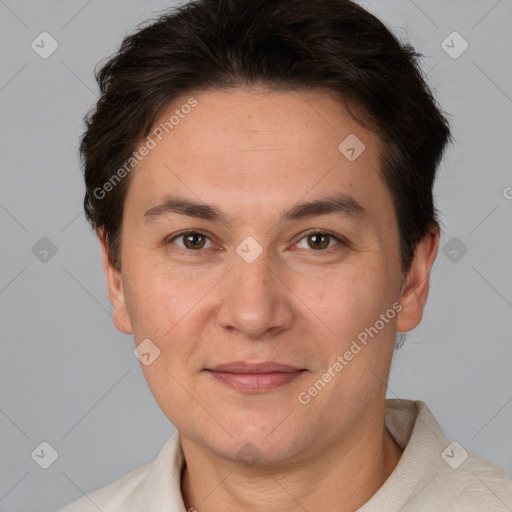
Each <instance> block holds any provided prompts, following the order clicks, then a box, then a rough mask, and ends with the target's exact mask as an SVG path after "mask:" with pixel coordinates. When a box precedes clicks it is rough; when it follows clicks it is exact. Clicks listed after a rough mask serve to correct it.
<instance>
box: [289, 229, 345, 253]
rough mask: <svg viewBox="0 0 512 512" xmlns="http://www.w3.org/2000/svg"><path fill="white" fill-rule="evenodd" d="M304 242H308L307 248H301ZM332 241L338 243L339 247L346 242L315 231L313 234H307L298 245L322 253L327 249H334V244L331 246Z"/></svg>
mask: <svg viewBox="0 0 512 512" xmlns="http://www.w3.org/2000/svg"><path fill="white" fill-rule="evenodd" d="M302 240H306V244H307V246H304V245H302V247H301V246H300V244H301V243H303V242H302ZM332 240H335V241H336V242H338V243H337V245H339V246H341V245H345V242H344V240H342V239H341V238H338V237H337V236H334V235H331V234H330V233H327V232H324V231H315V232H313V233H309V234H307V235H306V236H304V237H303V238H302V239H301V240H300V241H299V243H298V244H297V245H298V247H300V248H303V249H313V250H315V251H318V252H322V251H324V250H325V249H331V248H332V247H333V244H331V241H332ZM334 245H336V244H334Z"/></svg>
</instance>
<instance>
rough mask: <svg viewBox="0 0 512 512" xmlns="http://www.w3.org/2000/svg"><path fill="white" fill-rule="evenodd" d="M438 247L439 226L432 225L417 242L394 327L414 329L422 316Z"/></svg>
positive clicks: (403, 330) (399, 329)
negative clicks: (428, 231)
mask: <svg viewBox="0 0 512 512" xmlns="http://www.w3.org/2000/svg"><path fill="white" fill-rule="evenodd" d="M438 248H439V228H438V227H437V226H434V227H432V228H431V231H430V233H429V234H427V235H426V236H425V237H424V238H423V239H422V240H421V241H420V243H419V244H418V246H417V248H416V251H415V253H414V259H413V261H412V264H411V268H410V270H409V272H408V273H407V276H406V278H405V279H404V282H403V284H402V290H401V292H400V304H401V305H402V309H401V310H400V312H399V313H398V317H397V324H396V329H397V331H400V332H407V331H410V330H412V329H414V328H415V327H416V326H417V325H418V324H419V323H420V321H421V318H422V317H423V308H424V307H425V304H426V302H427V297H428V290H429V283H430V272H431V269H432V265H433V264H434V260H435V259H436V256H437V250H438Z"/></svg>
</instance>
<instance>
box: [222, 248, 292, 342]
mask: <svg viewBox="0 0 512 512" xmlns="http://www.w3.org/2000/svg"><path fill="white" fill-rule="evenodd" d="M271 260H272V258H271V257H270V254H269V252H268V251H266V250H263V252H262V253H261V254H260V255H259V256H258V257H257V258H256V259H255V260H254V261H252V262H250V263H248V262H247V261H245V260H244V259H243V258H242V257H240V256H239V255H238V254H237V253H235V254H234V256H233V267H232V270H231V271H230V272H229V273H228V274H227V275H226V277H225V279H223V280H222V289H221V304H220V306H219V308H218V310H217V322H218V324H219V325H220V326H221V327H222V328H224V329H227V330H229V331H233V332H235V331H236V332H237V333H238V334H239V335H240V336H243V337H246V338H250V339H253V340H254V339H267V338H268V337H269V336H274V335H276V334H277V333H279V332H282V331H284V330H287V329H289V328H290V327H291V325H292V323H293V309H292V302H293V293H292V292H291V289H290V288H291V287H290V284H289V283H287V282H286V281H287V279H286V275H284V274H283V273H282V268H283V267H282V265H281V266H280V265H279V262H277V261H271ZM280 268H281V272H280V270H279V269H280ZM288 280H289V279H288Z"/></svg>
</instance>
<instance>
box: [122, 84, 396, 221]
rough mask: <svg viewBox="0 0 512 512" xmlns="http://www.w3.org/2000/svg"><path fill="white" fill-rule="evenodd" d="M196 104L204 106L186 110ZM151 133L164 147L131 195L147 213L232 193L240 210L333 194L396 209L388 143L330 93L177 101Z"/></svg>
mask: <svg viewBox="0 0 512 512" xmlns="http://www.w3.org/2000/svg"><path fill="white" fill-rule="evenodd" d="M190 98H193V99H194V100H195V102H196V104H195V106H194V107H193V108H184V106H185V105H189V104H191V103H190ZM170 121H172V124H171V122H170ZM166 123H167V124H166ZM171 126H172V127H171ZM165 127H167V130H166V129H165ZM158 128H160V131H161V132H162V133H161V136H160V139H161V140H160V139H157V138H155V136H154V135H153V134H154V133H155V130H157V129H158ZM162 128H163V130H162ZM150 137H152V138H153V139H154V140H155V142H156V145H155V147H154V148H153V149H151V151H149V153H148V154H147V156H145V157H144V158H143V159H142V161H141V162H140V163H139V164H138V165H137V167H136V169H135V171H134V172H133V176H132V184H131V186H130V187H129V191H128V197H131V199H133V200H137V202H139V203H140V205H139V206H140V209H142V208H146V209H147V208H150V207H152V206H154V205H155V204H157V203H158V202H161V201H162V200H163V199H164V197H165V195H167V194H169V193H173V194H174V193H182V194H185V195H188V196H189V197H191V198H194V196H196V197H195V199H198V198H200V199H203V200H204V201H205V202H207V203H210V204H212V203H213V204H218V201H215V199H216V197H217V198H218V197H222V201H223V202H224V203H225V204H226V205H227V204H229V205H231V206H232V207H233V208H236V209H237V211H240V212H242V211H244V210H248V209H253V212H256V211H265V210H261V209H262V208H263V209H267V210H268V209H269V208H272V207H273V205H275V206H276V207H279V210H281V209H282V206H283V205H284V204H285V203H290V204H292V203H294V202H298V201H299V200H301V199H314V196H323V195H325V194H326V193H327V192H328V193H332V192H342V193H344V194H350V195H351V196H355V197H356V198H357V201H358V202H360V203H362V204H363V205H364V206H365V208H367V209H368V210H369V211H370V213H371V212H372V210H373V213H374V214H378V213H379V212H378V210H381V212H380V213H382V210H389V209H390V208H391V209H392V205H391V200H390V196H389V193H388V191H387V189H386V187H385V185H384V183H383V181H382V180H381V178H380V175H379V155H380V151H381V140H380V138H379V137H378V136H377V135H376V134H375V133H373V132H371V131H369V130H368V129H366V128H364V127H363V126H361V125H360V124H359V123H358V122H357V121H356V120H354V119H353V118H352V116H351V115H350V114H349V112H348V111H347V110H346V109H345V107H344V106H343V104H342V103H341V102H340V101H338V100H337V99H335V98H334V97H333V96H332V95H330V94H329V93H328V92H326V91H322V90H317V91H315V90H309V91H268V90H265V89H258V88H250V89H249V88H241V89H228V90H209V91H201V92H197V93H191V94H189V95H184V96H182V97H180V98H178V99H176V100H175V101H173V103H172V104H171V105H169V107H168V108H167V110H166V111H165V112H164V114H163V115H162V116H161V117H160V118H159V119H158V121H157V122H156V123H155V125H154V128H153V131H152V132H151V133H150ZM354 157H355V158H354ZM219 194H220V196H219ZM128 197H127V200H128Z"/></svg>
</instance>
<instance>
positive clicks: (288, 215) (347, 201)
mask: <svg viewBox="0 0 512 512" xmlns="http://www.w3.org/2000/svg"><path fill="white" fill-rule="evenodd" d="M173 213H174V214H179V215H187V216H189V217H194V218H198V219H204V220H208V221H213V222H222V223H224V224H229V223H230V222H229V219H228V218H227V216H226V215H224V213H222V211H221V210H219V209H218V208H217V207H215V206H212V205H208V204H204V203H196V202H194V201H191V200H190V199H186V198H183V197H178V196H168V197H166V198H165V200H164V201H163V202H162V203H161V204H159V205H157V206H153V207H152V208H150V209H149V210H147V211H146V212H145V213H144V215H143V217H144V220H145V222H146V223H149V222H151V221H152V220H154V219H157V218H159V217H164V216H166V215H169V214H173ZM332 214H338V215H341V216H343V217H347V218H350V219H353V220H358V221H363V220H365V219H366V218H367V217H368V211H367V210H366V209H365V208H364V207H363V206H362V205H361V204H360V203H358V202H357V201H356V200H355V199H354V198H353V197H352V196H350V195H349V194H342V193H339V194H335V195H332V196H329V197H325V198H321V199H316V200H313V201H308V202H302V203H298V204H296V205H294V206H293V207H292V208H291V209H290V210H288V211H287V212H285V213H283V214H282V215H281V216H280V218H279V222H283V221H293V220H300V219H306V218H310V217H315V216H319V215H332Z"/></svg>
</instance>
